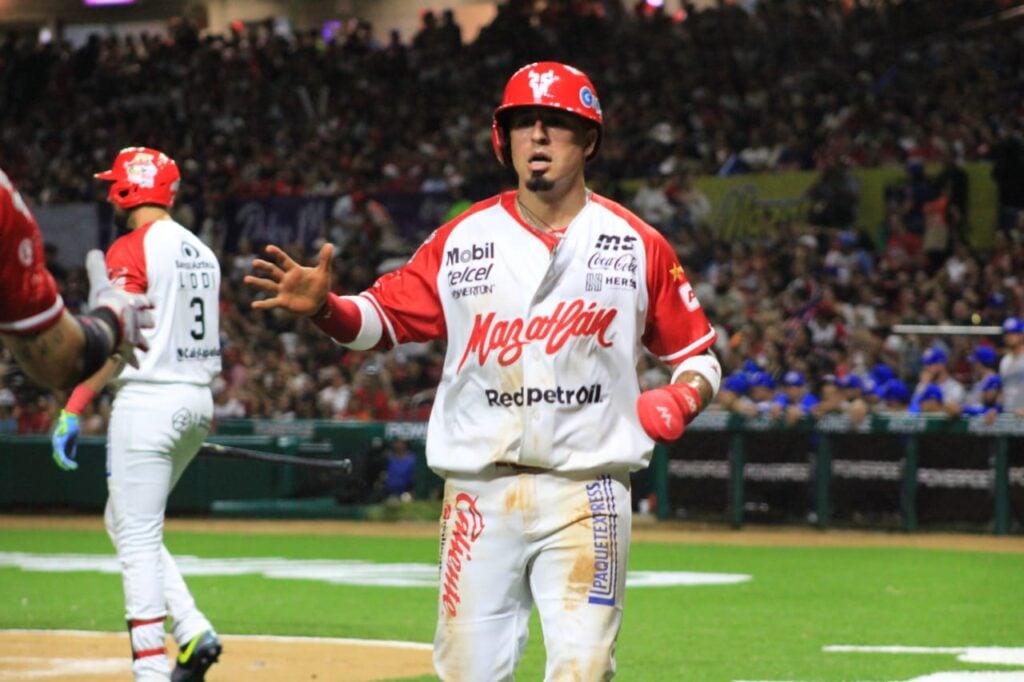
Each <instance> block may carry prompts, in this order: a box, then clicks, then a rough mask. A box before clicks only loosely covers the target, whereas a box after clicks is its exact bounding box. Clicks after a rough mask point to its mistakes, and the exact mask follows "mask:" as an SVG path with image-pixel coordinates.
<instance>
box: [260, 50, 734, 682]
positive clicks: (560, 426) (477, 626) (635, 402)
mask: <svg viewBox="0 0 1024 682" xmlns="http://www.w3.org/2000/svg"><path fill="white" fill-rule="evenodd" d="M601 135H602V113H601V107H600V104H599V102H598V98H597V93H596V92H595V90H594V86H593V85H592V84H591V82H590V80H589V79H588V78H587V76H586V75H585V74H583V73H582V72H580V71H578V70H577V69H575V68H573V67H571V66H567V65H565V64H560V63H556V62H540V63H535V64H530V65H528V66H525V67H523V68H522V69H520V70H518V71H517V72H516V73H515V74H513V75H512V77H511V78H510V79H509V81H508V83H507V85H506V87H505V92H504V99H503V101H502V103H501V105H500V106H499V107H498V108H497V109H496V110H495V112H494V117H493V125H492V139H493V145H494V150H495V153H496V154H497V156H498V160H499V161H500V162H501V163H502V164H504V165H507V166H510V167H511V168H512V169H514V171H515V173H516V175H517V176H518V186H517V188H516V189H515V190H513V191H508V192H505V193H502V194H499V195H497V196H494V197H492V198H490V199H487V200H484V201H482V202H479V203H477V204H475V205H474V206H473V207H471V208H470V209H468V210H467V211H465V212H464V213H463V214H462V215H460V216H459V217H457V218H456V219H454V220H453V221H451V222H449V223H447V224H445V225H443V226H442V227H440V228H439V229H437V230H436V231H435V232H434V233H433V235H432V236H431V237H429V238H428V239H427V240H426V242H424V243H423V245H422V246H420V248H419V250H418V251H417V252H416V253H415V254H414V256H413V257H412V259H411V260H410V261H409V262H408V263H407V264H406V265H404V266H403V267H401V268H399V269H398V270H396V271H394V272H391V273H388V274H386V275H384V276H382V277H381V278H380V279H378V280H377V282H376V283H375V284H374V285H373V286H372V287H371V288H370V289H369V290H367V291H364V292H363V293H362V294H360V295H359V296H337V295H334V294H331V293H329V291H328V282H329V276H330V263H331V257H332V247H331V246H330V245H325V247H324V248H323V249H321V251H320V258H319V263H318V264H317V266H316V267H303V266H300V265H299V264H297V263H296V262H295V261H294V260H292V259H291V258H290V257H288V256H287V255H286V254H285V253H284V252H282V251H281V250H280V249H279V248H277V247H276V246H268V247H267V253H268V254H269V256H270V260H262V259H257V260H255V261H254V263H253V265H254V267H255V268H256V271H257V273H258V274H257V275H249V276H247V277H246V278H245V281H246V283H247V284H249V285H251V286H254V287H257V288H259V289H261V290H263V291H265V292H267V293H268V294H269V297H268V298H266V299H264V300H258V301H255V302H254V303H253V307H254V308H258V309H273V308H281V309H285V310H288V311H290V312H292V313H295V314H298V315H307V316H311V317H312V319H313V321H314V322H315V323H316V324H317V325H318V326H319V327H320V328H321V329H322V330H324V331H326V332H327V333H328V334H330V335H331V336H332V337H334V338H335V339H336V340H338V341H339V342H341V343H342V344H344V345H346V346H347V347H349V348H352V349H369V348H390V347H392V346H394V345H396V344H400V343H405V342H409V341H426V340H429V339H440V338H445V339H447V352H446V355H445V360H444V368H443V374H442V377H441V382H440V386H439V387H438V390H437V395H436V398H435V401H434V405H433V410H432V412H431V415H430V420H429V426H428V437H427V462H428V464H429V466H430V467H431V468H432V469H433V470H434V471H435V472H437V473H438V474H440V475H441V476H442V477H443V478H445V479H446V481H445V492H444V502H443V512H442V519H441V529H440V534H441V554H440V567H439V568H440V576H439V579H440V590H439V599H438V624H437V631H436V634H435V639H434V666H435V668H436V671H437V673H438V674H439V675H440V677H441V678H442V679H444V680H489V681H492V680H511V679H513V671H514V669H515V667H516V664H517V662H518V661H519V658H520V655H521V654H522V652H523V647H524V646H525V644H526V641H527V623H528V621H529V616H530V612H531V610H532V608H533V606H534V605H536V606H537V608H538V611H539V613H540V619H541V624H542V627H543V631H544V642H545V647H546V650H547V669H546V677H545V679H547V680H556V679H557V680H564V679H580V680H606V679H610V678H611V677H612V676H613V675H614V673H615V655H614V654H615V642H616V639H617V637H618V632H619V625H620V623H621V620H622V609H623V603H624V602H623V598H624V596H625V595H624V588H625V578H626V560H627V557H628V553H629V538H630V523H631V514H632V511H631V507H630V493H629V472H630V471H633V470H637V469H641V468H643V467H645V466H647V464H648V462H649V458H650V454H651V450H652V447H653V445H654V441H655V440H658V441H670V440H674V439H676V438H679V437H680V436H681V435H682V433H683V430H684V427H685V425H686V424H687V422H689V421H690V420H691V419H693V417H694V416H696V415H697V414H698V413H699V412H700V410H701V409H703V408H704V407H705V406H707V405H708V404H709V403H711V401H712V399H713V398H714V395H715V393H716V391H717V389H718V384H719V382H720V377H721V369H720V367H719V364H718V361H717V360H716V359H715V358H714V356H713V355H711V354H710V352H709V351H708V349H709V348H710V347H711V345H712V344H713V342H714V341H715V332H714V330H713V329H712V327H711V326H710V325H709V324H708V320H707V319H706V318H705V315H704V311H703V310H702V309H701V307H700V304H699V302H698V301H697V298H696V296H695V295H694V292H693V287H692V286H691V285H690V283H689V282H688V281H687V277H686V275H685V273H684V272H683V269H682V267H680V265H679V261H678V259H677V258H676V255H675V253H674V252H673V250H672V248H671V247H670V246H669V244H668V243H667V241H666V240H665V239H664V237H662V235H661V234H659V233H658V232H657V231H655V230H654V229H653V228H651V227H650V226H649V225H647V224H645V223H644V222H643V221H641V220H640V219H639V218H637V217H636V216H635V215H633V214H632V213H630V212H629V211H628V210H626V209H625V208H623V207H622V206H620V205H619V204H617V203H615V202H613V201H610V200H609V199H607V198H605V197H602V196H599V195H597V194H594V193H592V192H591V191H589V190H588V189H587V187H586V185H585V181H584V165H585V162H586V160H587V159H589V158H591V157H593V156H594V155H595V154H596V153H597V151H598V147H599V146H600V143H601ZM271 261H272V262H271ZM641 346H646V347H647V348H648V349H649V350H650V351H652V352H653V353H654V354H655V355H657V356H659V357H660V358H661V359H662V360H664V361H665V362H667V363H669V364H670V365H672V366H673V368H674V370H673V373H672V380H671V383H669V384H668V385H666V386H664V387H661V388H657V389H653V390H650V391H645V392H643V393H641V392H640V388H639V384H638V381H637V377H636V368H637V363H638V359H639V354H640V353H641V351H642V348H641Z"/></svg>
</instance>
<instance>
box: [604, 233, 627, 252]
mask: <svg viewBox="0 0 1024 682" xmlns="http://www.w3.org/2000/svg"><path fill="white" fill-rule="evenodd" d="M635 241H636V237H628V236H627V237H619V236H617V235H614V234H599V235H597V244H595V245H594V247H595V248H598V249H601V250H602V251H632V250H633V242H635Z"/></svg>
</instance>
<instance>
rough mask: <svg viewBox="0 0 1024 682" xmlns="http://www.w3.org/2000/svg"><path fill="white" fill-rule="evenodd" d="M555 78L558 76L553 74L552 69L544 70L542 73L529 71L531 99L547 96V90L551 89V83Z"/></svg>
mask: <svg viewBox="0 0 1024 682" xmlns="http://www.w3.org/2000/svg"><path fill="white" fill-rule="evenodd" d="M556 80H558V76H556V75H555V72H554V71H545V72H544V73H538V72H537V71H531V72H530V89H531V90H533V99H534V100H535V101H536V100H541V99H544V98H545V97H547V96H548V90H550V89H551V85H552V84H553V83H554V82H555V81H556Z"/></svg>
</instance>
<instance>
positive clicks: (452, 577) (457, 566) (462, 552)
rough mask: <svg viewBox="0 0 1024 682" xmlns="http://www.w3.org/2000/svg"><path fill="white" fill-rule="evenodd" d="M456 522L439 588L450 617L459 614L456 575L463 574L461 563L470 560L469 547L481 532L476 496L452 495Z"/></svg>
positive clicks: (481, 522) (480, 515)
mask: <svg viewBox="0 0 1024 682" xmlns="http://www.w3.org/2000/svg"><path fill="white" fill-rule="evenodd" d="M453 507H454V509H455V521H454V522H453V526H454V527H453V529H452V536H451V540H450V541H449V543H448V553H447V554H446V555H445V561H444V564H445V565H444V582H443V584H442V587H441V603H442V604H444V610H445V611H446V612H447V613H448V615H449V616H451V617H454V616H455V615H456V614H457V613H458V605H459V604H460V603H461V602H462V598H461V597H460V596H459V577H460V576H461V575H462V562H463V560H465V561H472V559H473V556H472V554H470V550H471V549H472V547H473V543H474V542H476V541H477V539H478V538H479V537H480V534H481V533H483V532H484V517H483V515H482V514H481V513H480V511H479V510H478V509H477V508H476V498H475V497H470V496H469V495H467V494H466V493H459V494H458V495H456V497H455V504H454V505H453Z"/></svg>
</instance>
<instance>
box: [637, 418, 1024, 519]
mask: <svg viewBox="0 0 1024 682" xmlns="http://www.w3.org/2000/svg"><path fill="white" fill-rule="evenodd" d="M647 486H648V489H649V490H650V492H652V493H653V494H654V497H655V499H656V512H657V515H658V517H659V518H682V519H692V520H713V521H725V522H727V523H729V524H730V525H732V526H733V527H736V528H739V527H741V526H743V525H744V524H745V523H750V522H756V523H794V522H797V523H800V522H803V523H811V524H813V525H816V526H818V527H820V528H829V527H834V526H856V527H871V528H884V529H891V530H904V531H915V530H918V529H919V528H935V529H949V530H967V531H978V530H986V531H989V532H992V533H994V534H997V535H1005V534H1007V533H1020V532H1021V531H1022V524H1024V420H1022V419H1020V418H1018V417H1014V416H1012V415H1000V416H999V417H998V418H997V419H995V420H994V421H992V422H991V423H986V421H985V420H984V419H982V418H971V419H949V418H946V417H944V416H931V415H920V414H906V413H892V414H876V415H869V416H867V417H866V418H865V419H863V420H862V421H860V422H858V423H853V422H851V421H850V420H849V418H848V417H846V416H844V415H829V416H826V417H824V418H822V419H820V420H818V421H814V420H811V419H806V420H803V421H801V422H799V423H796V424H792V425H787V424H785V423H784V422H782V421H779V420H772V419H767V418H745V417H743V416H741V415H737V414H730V413H726V412H715V411H709V412H705V413H704V414H702V415H701V416H700V417H698V419H697V420H695V421H694V422H693V423H692V424H691V425H690V426H689V427H688V429H687V434H686V436H685V437H684V438H683V439H682V440H680V441H678V442H677V443H674V444H672V445H671V446H669V447H666V448H659V449H658V450H656V452H655V456H654V461H653V462H652V465H651V468H650V470H649V480H648V481H647Z"/></svg>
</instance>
